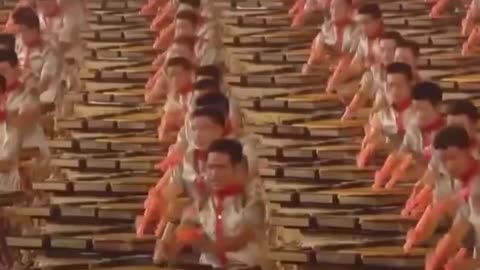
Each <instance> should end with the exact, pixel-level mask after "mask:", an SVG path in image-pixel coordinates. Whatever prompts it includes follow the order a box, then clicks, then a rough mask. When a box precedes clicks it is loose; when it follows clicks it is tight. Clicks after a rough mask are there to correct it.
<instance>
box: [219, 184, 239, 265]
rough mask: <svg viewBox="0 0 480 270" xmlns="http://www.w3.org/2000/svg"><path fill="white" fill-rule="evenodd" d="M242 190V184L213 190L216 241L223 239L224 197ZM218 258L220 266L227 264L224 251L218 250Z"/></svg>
mask: <svg viewBox="0 0 480 270" xmlns="http://www.w3.org/2000/svg"><path fill="white" fill-rule="evenodd" d="M243 192H244V187H243V186H242V185H230V186H227V187H225V188H223V189H221V190H216V191H215V198H216V199H217V203H216V205H215V238H216V241H217V242H219V243H221V242H223V239H224V236H225V235H224V231H223V202H224V200H225V198H228V197H233V196H238V195H241V194H242V193H243ZM218 259H219V260H220V263H221V264H222V266H226V265H227V256H226V254H225V251H222V250H220V251H219V254H218Z"/></svg>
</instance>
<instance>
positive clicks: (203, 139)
mask: <svg viewBox="0 0 480 270" xmlns="http://www.w3.org/2000/svg"><path fill="white" fill-rule="evenodd" d="M189 119H190V122H189V125H190V128H191V136H192V137H191V139H192V142H191V143H190V144H189V145H188V147H187V150H186V152H185V154H184V156H183V158H182V159H181V162H180V163H179V164H178V165H176V166H175V167H174V169H173V170H174V171H173V174H172V178H171V179H170V180H169V182H168V183H167V186H166V187H165V188H164V195H163V196H165V198H167V202H168V203H169V207H174V208H179V205H178V203H176V202H177V199H178V197H179V196H182V194H186V196H187V197H188V198H190V199H191V200H193V201H195V202H196V201H198V200H200V199H202V198H203V196H204V195H205V192H206V190H205V188H206V187H205V179H204V178H203V177H201V173H202V172H203V171H204V169H205V165H206V164H205V162H206V150H207V149H208V147H209V146H210V144H211V143H212V142H213V141H214V140H216V139H220V138H222V137H223V136H224V133H225V122H226V120H225V119H226V118H225V114H224V112H222V110H221V109H220V108H217V107H204V108H197V109H195V110H194V111H193V112H192V113H191V114H190V116H189ZM182 205H183V204H182ZM178 210H179V211H174V212H175V214H176V215H177V216H175V217H169V219H170V221H173V222H175V220H178V219H179V218H180V217H181V212H182V210H183V209H178ZM171 228H172V226H167V228H165V230H166V231H165V232H164V237H163V239H162V241H161V242H163V243H159V244H158V245H157V250H156V251H155V255H154V259H159V260H162V258H161V257H162V256H163V255H164V254H162V253H163V252H164V250H163V249H164V248H165V247H163V246H162V245H163V244H166V243H168V242H169V238H170V237H171V236H172V235H171V233H172V231H171Z"/></svg>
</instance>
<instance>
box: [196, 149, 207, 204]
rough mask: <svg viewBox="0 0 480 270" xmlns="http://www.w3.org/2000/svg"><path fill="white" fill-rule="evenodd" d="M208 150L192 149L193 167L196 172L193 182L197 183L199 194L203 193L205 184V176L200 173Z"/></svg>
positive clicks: (205, 188) (205, 187)
mask: <svg viewBox="0 0 480 270" xmlns="http://www.w3.org/2000/svg"><path fill="white" fill-rule="evenodd" d="M207 157H208V152H207V151H206V150H199V149H195V150H194V151H193V169H194V170H195V172H196V173H197V176H196V177H195V184H196V185H197V188H198V191H199V193H200V194H205V192H206V190H207V186H206V183H205V177H204V176H203V174H202V172H201V171H202V170H201V167H203V166H204V165H205V163H206V162H207Z"/></svg>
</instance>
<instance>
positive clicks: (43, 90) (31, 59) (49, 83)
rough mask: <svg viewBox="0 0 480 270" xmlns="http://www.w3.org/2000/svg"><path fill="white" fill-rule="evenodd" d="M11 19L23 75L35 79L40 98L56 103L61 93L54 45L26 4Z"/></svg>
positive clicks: (59, 71)
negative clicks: (45, 35)
mask: <svg viewBox="0 0 480 270" xmlns="http://www.w3.org/2000/svg"><path fill="white" fill-rule="evenodd" d="M13 20H14V22H15V24H16V25H18V27H19V33H18V35H19V41H20V42H18V44H17V48H16V51H17V54H18V58H19V61H20V65H21V67H22V71H23V73H24V75H25V76H28V75H31V76H32V77H33V79H34V80H35V81H36V82H38V83H36V87H37V89H38V91H39V92H38V95H39V96H40V100H41V101H42V102H44V103H55V102H56V101H57V100H58V98H59V95H61V77H60V76H58V74H61V72H62V69H61V66H62V64H61V61H60V55H59V54H58V51H57V50H56V49H55V47H54V45H53V44H52V43H50V42H49V41H47V40H46V38H45V37H44V36H42V31H41V30H40V21H39V18H38V16H37V15H36V13H35V11H34V10H33V9H31V8H29V7H22V8H18V9H17V10H16V11H15V12H14V14H13Z"/></svg>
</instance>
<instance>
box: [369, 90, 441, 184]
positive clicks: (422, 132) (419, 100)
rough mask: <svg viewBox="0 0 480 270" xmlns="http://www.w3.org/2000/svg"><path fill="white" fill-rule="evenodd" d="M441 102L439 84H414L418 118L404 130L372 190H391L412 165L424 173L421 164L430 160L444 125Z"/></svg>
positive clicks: (414, 105)
mask: <svg viewBox="0 0 480 270" xmlns="http://www.w3.org/2000/svg"><path fill="white" fill-rule="evenodd" d="M441 102H442V90H441V89H440V87H439V86H438V85H437V84H435V83H431V82H422V83H418V84H417V85H415V87H414V88H413V92H412V107H413V110H414V111H415V118H414V119H412V121H411V122H410V125H409V126H406V127H405V135H404V137H403V142H402V144H401V146H400V149H399V150H395V151H394V152H393V153H391V154H390V155H389V156H388V158H387V160H386V161H385V163H384V164H383V167H382V168H381V169H380V170H379V171H377V173H375V183H374V184H373V189H379V188H382V187H383V186H384V185H385V187H386V188H392V187H393V186H394V185H395V184H396V182H397V181H399V180H400V179H401V178H404V177H405V174H406V170H407V169H409V168H413V167H412V166H413V165H415V166H416V168H415V169H417V168H420V172H421V173H422V174H423V173H424V170H425V169H426V167H424V166H422V164H421V163H422V162H424V163H425V162H428V161H429V160H430V158H431V144H432V141H433V138H434V136H435V133H436V132H438V131H439V130H440V129H441V128H442V127H443V126H444V125H445V121H444V119H443V117H442V115H441V113H440V111H439V105H440V103H441ZM425 165H426V164H425Z"/></svg>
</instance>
